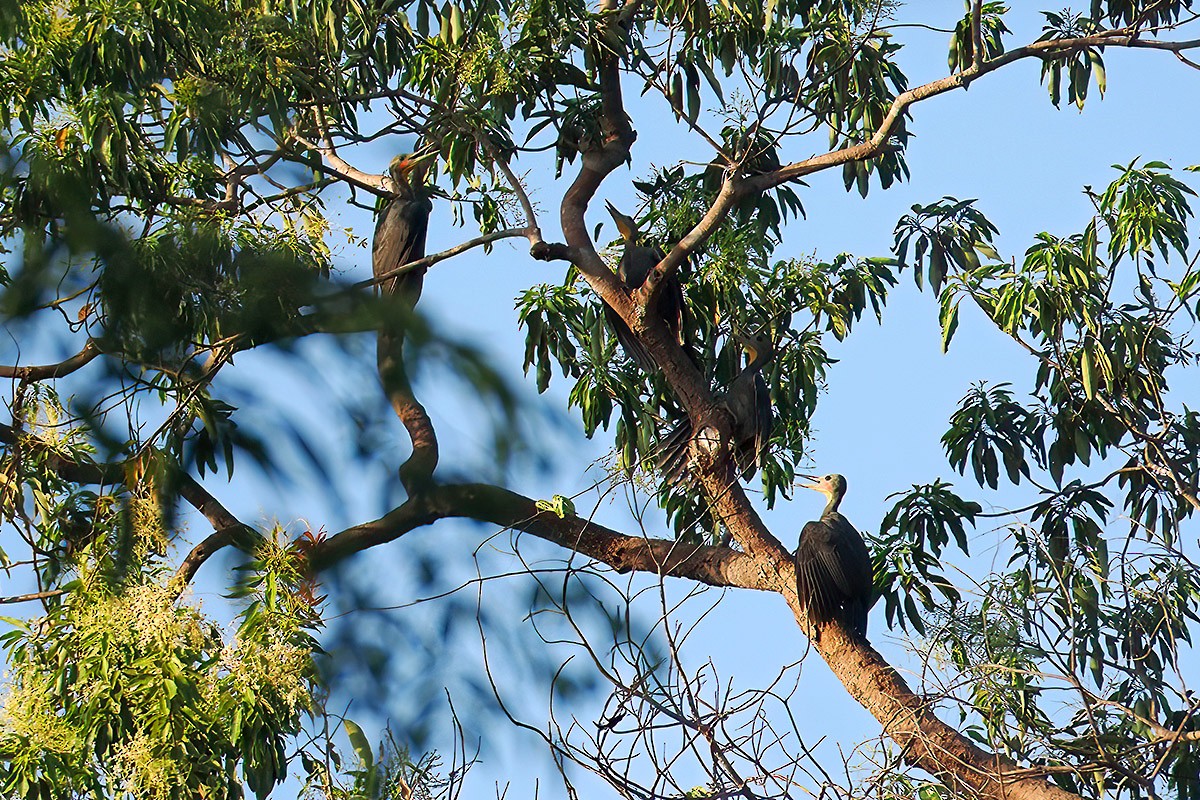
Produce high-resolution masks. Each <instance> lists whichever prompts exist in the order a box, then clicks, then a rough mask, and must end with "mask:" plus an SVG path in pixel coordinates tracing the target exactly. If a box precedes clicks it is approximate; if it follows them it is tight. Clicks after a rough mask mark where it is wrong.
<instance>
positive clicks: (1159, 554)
mask: <svg viewBox="0 0 1200 800" xmlns="http://www.w3.org/2000/svg"><path fill="white" fill-rule="evenodd" d="M1069 488H1070V489H1071V491H1072V493H1073V494H1075V495H1079V496H1080V497H1079V500H1078V501H1077V502H1076V503H1075V504H1074V506H1075V508H1076V509H1077V508H1078V507H1079V506H1081V505H1089V504H1090V505H1091V507H1092V509H1093V511H1094V512H1095V513H1096V514H1097V515H1098V516H1099V518H1100V519H1101V520H1102V519H1103V517H1104V509H1105V507H1106V504H1107V501H1106V500H1104V498H1103V497H1102V496H1100V495H1098V494H1096V493H1095V492H1093V491H1092V490H1089V489H1087V488H1086V487H1078V486H1075V487H1069ZM1054 502H1055V503H1057V504H1058V506H1059V508H1058V510H1054V509H1051V510H1049V511H1048V512H1047V513H1048V514H1050V515H1054V514H1057V513H1059V512H1060V511H1063V510H1065V509H1066V508H1067V506H1068V504H1067V503H1064V502H1062V501H1054ZM1075 516H1076V520H1078V519H1079V517H1078V515H1077V514H1076V515H1075ZM1089 524H1090V523H1089ZM1076 531H1077V533H1078V532H1079V528H1078V527H1077V528H1076ZM1012 533H1013V534H1014V541H1015V543H1016V546H1017V547H1016V551H1015V552H1014V554H1013V557H1012V560H1011V564H1012V566H1013V571H1012V572H1010V573H1008V574H1003V575H998V576H994V577H993V578H992V579H990V580H989V581H988V583H987V584H986V585H985V586H984V587H983V593H984V595H983V596H984V599H983V600H982V602H981V603H979V604H978V605H974V604H973V605H971V606H969V607H960V608H959V609H957V611H956V612H955V614H953V615H946V616H943V617H941V618H940V626H939V630H938V632H937V642H938V644H937V647H938V648H940V649H941V650H943V651H944V652H945V653H946V654H947V655H949V657H950V659H951V662H952V663H953V664H954V665H955V667H956V668H957V669H959V670H961V671H962V672H963V673H966V674H968V675H970V677H971V681H970V683H969V684H968V685H969V686H970V689H969V691H968V692H966V694H967V697H966V698H965V699H966V700H967V702H966V703H965V704H964V705H963V706H962V707H961V709H960V712H961V719H962V720H963V721H964V722H967V723H968V725H967V727H966V730H967V732H968V735H971V736H973V738H975V739H976V740H977V741H979V742H980V743H981V744H984V745H986V746H989V747H996V746H997V745H999V746H1001V747H1002V749H1004V750H1005V751H1006V752H1007V753H1009V754H1010V755H1012V756H1013V757H1016V758H1026V759H1028V758H1036V759H1039V760H1041V761H1042V762H1044V763H1046V764H1047V765H1049V766H1059V765H1061V766H1068V765H1073V764H1078V763H1084V764H1109V763H1112V761H1113V759H1114V758H1119V759H1121V763H1122V765H1123V766H1124V769H1123V770H1121V771H1118V772H1115V773H1114V772H1107V771H1105V770H1092V771H1085V772H1075V771H1060V772H1056V773H1055V774H1054V780H1055V781H1056V782H1057V783H1058V784H1059V785H1060V786H1062V787H1063V788H1064V789H1067V790H1068V791H1072V792H1078V793H1085V794H1096V793H1100V792H1102V791H1104V790H1109V791H1125V792H1129V793H1130V794H1131V795H1133V796H1139V795H1141V794H1142V793H1143V792H1145V791H1146V784H1145V783H1144V781H1145V780H1146V779H1147V778H1148V777H1149V776H1162V777H1163V778H1165V779H1166V781H1167V783H1168V785H1169V786H1170V787H1171V789H1172V790H1173V791H1175V792H1177V793H1178V794H1179V796H1182V797H1194V796H1195V793H1196V792H1197V790H1200V778H1198V776H1200V773H1197V772H1196V770H1195V764H1196V757H1197V752H1196V747H1195V745H1194V743H1187V742H1186V741H1180V742H1179V743H1178V744H1176V746H1174V747H1171V748H1167V749H1160V748H1159V747H1157V746H1147V743H1162V744H1165V743H1166V742H1167V741H1168V740H1171V739H1173V737H1174V736H1175V734H1174V733H1173V732H1174V731H1176V730H1177V731H1180V732H1181V733H1182V734H1183V739H1184V740H1186V738H1187V737H1188V736H1189V735H1190V733H1191V732H1193V731H1195V730H1198V729H1200V727H1198V726H1197V725H1196V722H1195V720H1194V719H1190V718H1189V714H1191V713H1193V712H1192V710H1191V709H1192V708H1193V706H1192V703H1193V701H1192V699H1191V698H1190V697H1188V696H1187V695H1186V693H1180V692H1178V690H1177V688H1175V687H1172V686H1171V685H1170V684H1169V683H1168V682H1164V681H1163V679H1162V677H1163V675H1164V673H1165V672H1166V671H1168V670H1170V669H1172V668H1173V664H1174V663H1175V660H1176V659H1177V658H1178V657H1179V654H1180V649H1181V647H1185V646H1186V645H1188V644H1190V642H1191V637H1190V635H1189V633H1188V629H1189V626H1191V625H1194V623H1195V622H1196V621H1197V613H1196V601H1197V598H1198V597H1200V582H1198V581H1197V577H1196V575H1195V571H1194V570H1192V569H1190V568H1189V567H1188V565H1187V564H1186V563H1184V562H1182V561H1181V560H1179V559H1178V558H1175V557H1173V556H1172V555H1171V554H1170V553H1169V551H1167V550H1165V549H1162V548H1159V547H1155V546H1144V547H1141V546H1135V547H1133V548H1127V549H1126V551H1125V552H1124V553H1123V554H1121V556H1120V561H1119V562H1117V563H1114V564H1113V565H1111V571H1110V564H1109V562H1108V557H1107V553H1106V552H1105V551H1104V548H1103V538H1093V537H1092V536H1091V535H1090V534H1089V535H1088V536H1087V537H1085V538H1087V539H1089V540H1092V541H1094V542H1095V543H1096V544H1097V546H1096V547H1094V548H1091V549H1090V550H1089V549H1084V548H1080V549H1079V550H1077V551H1075V553H1076V554H1075V555H1074V556H1072V557H1067V558H1057V557H1055V553H1054V544H1053V540H1051V542H1050V544H1049V547H1048V546H1047V542H1046V540H1045V539H1044V538H1043V536H1044V529H1043V531H1040V532H1039V531H1037V530H1036V529H1034V528H1029V527H1024V526H1018V527H1014V528H1013V529H1012ZM1055 672H1058V673H1060V674H1063V675H1065V676H1067V680H1068V682H1069V683H1070V684H1071V685H1070V686H1069V687H1068V688H1066V689H1065V690H1064V688H1063V684H1062V683H1061V682H1060V681H1056V680H1054V679H1052V678H1050V677H1048V676H1049V675H1052V674H1053V673H1055ZM1081 695H1082V697H1080V696H1081ZM1064 700H1065V701H1067V702H1069V703H1070V705H1071V707H1073V708H1075V709H1076V712H1075V714H1074V716H1072V717H1071V718H1070V719H1068V720H1066V721H1065V722H1064V720H1063V719H1062V718H1061V717H1060V716H1059V715H1058V714H1057V713H1054V712H1052V710H1051V709H1052V708H1053V707H1055V706H1057V705H1058V704H1059V703H1060V702H1062V701H1064ZM972 720H974V721H972ZM1168 726H1169V727H1168ZM1130 776H1141V777H1139V778H1136V779H1131V778H1130Z"/></svg>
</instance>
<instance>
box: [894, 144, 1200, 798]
mask: <svg viewBox="0 0 1200 800" xmlns="http://www.w3.org/2000/svg"><path fill="white" fill-rule="evenodd" d="M1114 168H1115V169H1117V170H1118V173H1119V174H1118V177H1117V178H1116V179H1115V180H1114V181H1113V182H1112V183H1111V184H1110V185H1109V186H1108V187H1107V188H1106V189H1105V191H1104V192H1103V193H1101V194H1095V193H1092V192H1091V190H1090V189H1088V190H1087V192H1086V196H1087V197H1088V199H1089V200H1090V201H1091V202H1092V204H1093V205H1094V208H1095V216H1094V218H1093V219H1092V220H1091V221H1090V222H1089V223H1088V224H1087V225H1086V226H1085V228H1084V230H1083V231H1082V232H1080V233H1076V234H1071V235H1068V236H1055V235H1052V234H1050V233H1045V232H1043V233H1040V234H1038V235H1037V236H1036V237H1035V241H1034V243H1033V244H1032V245H1031V246H1030V247H1029V248H1028V249H1027V250H1026V251H1025V254H1024V258H1023V259H1022V260H1021V261H1020V262H1019V263H1017V262H1013V263H1005V262H1004V261H1002V260H1001V259H1000V256H999V254H998V253H997V252H996V250H995V249H994V246H993V237H994V235H995V234H996V229H995V227H994V226H993V225H992V224H991V223H990V222H989V221H987V219H986V217H984V216H983V214H982V213H981V212H980V211H979V210H978V209H976V208H975V207H974V204H973V202H971V201H955V200H953V199H951V198H947V199H946V200H944V201H943V202H942V203H938V204H933V205H931V206H926V207H922V206H916V207H914V209H913V212H914V213H913V214H912V215H909V216H906V217H905V218H904V219H902V220H901V221H900V223H899V225H898V226H897V229H896V244H895V247H896V253H897V255H898V256H899V258H900V261H901V262H902V263H903V264H905V266H908V265H909V262H908V260H907V259H908V254H909V252H910V251H912V252H915V254H916V259H915V261H914V262H913V263H912V264H911V266H913V267H914V276H915V277H916V279H917V280H918V281H920V280H921V274H920V271H921V268H922V267H925V268H926V270H925V276H926V277H927V278H928V285H929V286H930V288H932V289H933V290H934V291H935V292H936V293H937V294H938V299H939V304H940V309H941V317H942V325H943V339H944V342H945V343H947V344H948V343H949V341H950V337H951V335H952V334H953V331H954V327H955V326H956V325H957V311H958V304H959V302H960V301H961V300H962V299H963V298H968V299H970V300H971V301H972V302H973V303H974V304H975V305H976V306H977V307H978V308H980V309H981V310H982V311H983V313H984V314H985V315H986V316H987V317H988V318H989V319H990V320H991V321H992V322H993V323H994V324H995V326H996V328H997V330H998V331H999V332H1001V333H1003V334H1005V335H1007V336H1009V337H1011V338H1012V339H1014V340H1015V341H1016V342H1018V343H1019V344H1020V345H1021V346H1022V347H1023V348H1024V349H1025V350H1026V351H1027V352H1028V353H1029V354H1030V355H1031V357H1032V359H1033V363H1034V366H1035V369H1034V371H1033V375H1032V381H1031V385H1032V393H1031V400H1030V401H1026V402H1022V401H1021V400H1020V399H1019V398H1018V397H1017V396H1016V395H1015V394H1014V392H1013V391H1012V389H1011V386H1010V385H1009V384H998V385H991V386H989V385H987V384H979V385H976V386H974V387H972V388H971V390H970V391H969V392H968V393H967V395H966V396H965V397H964V398H963V400H962V402H961V404H960V406H959V408H958V409H957V410H956V411H955V413H954V415H953V416H952V417H951V419H950V426H949V429H948V430H947V432H946V434H945V435H944V436H943V438H942V444H943V446H944V447H945V450H946V454H947V457H948V459H949V462H950V464H951V466H952V467H954V468H955V469H957V470H958V471H959V472H960V473H966V472H967V470H968V468H969V469H970V472H971V473H972V474H973V476H974V478H975V480H976V482H977V483H978V484H979V486H980V487H987V488H990V489H996V488H997V487H998V486H999V485H1000V482H1001V478H1002V476H1003V477H1006V478H1007V480H1008V482H1009V483H1011V484H1014V485H1015V484H1019V483H1021V482H1022V480H1023V479H1025V480H1027V481H1029V482H1030V483H1032V484H1034V485H1036V486H1038V487H1039V489H1040V496H1039V498H1038V499H1037V501H1036V502H1034V503H1033V504H1031V505H1030V506H1029V507H1027V508H1026V509H1025V511H1026V512H1027V513H1028V524H1022V525H1016V526H1013V527H1012V528H1011V533H1012V536H1013V541H1014V542H1015V550H1014V552H1013V554H1012V559H1011V562H1010V566H1011V571H1010V572H1008V573H1006V574H1002V575H998V576H995V577H994V578H993V579H991V580H990V581H989V582H988V583H987V584H986V585H985V586H984V587H983V599H982V601H981V602H979V603H972V604H961V603H960V602H959V598H957V597H949V596H947V597H946V599H947V601H948V602H945V603H943V602H940V601H939V602H937V603H927V604H925V610H926V611H927V612H930V613H931V617H930V618H929V619H927V620H926V624H927V625H928V623H929V622H930V621H931V620H932V621H936V622H938V626H939V628H938V631H937V633H936V637H935V640H936V641H937V642H938V645H937V646H938V647H939V648H941V650H942V651H943V652H944V653H946V654H947V655H948V656H949V658H950V660H951V663H953V664H954V665H955V666H956V667H957V668H958V669H960V670H962V671H963V672H964V673H967V674H969V675H970V681H969V682H967V684H966V685H968V686H970V690H969V691H968V692H966V693H965V695H966V696H964V697H962V698H961V699H962V701H963V705H962V706H961V714H962V720H963V723H964V725H965V729H966V731H967V732H968V734H969V735H972V736H973V737H974V738H976V739H977V740H978V741H979V742H980V743H982V744H985V745H987V746H989V747H995V746H997V745H999V746H1000V747H1001V748H1002V749H1003V750H1005V751H1007V752H1008V753H1009V754H1011V755H1012V756H1013V757H1015V758H1018V759H1037V760H1039V761H1043V762H1045V763H1048V764H1052V765H1054V764H1062V765H1067V764H1080V763H1100V764H1105V763H1111V761H1112V759H1114V758H1120V759H1123V760H1126V759H1129V760H1128V761H1123V763H1126V764H1127V765H1132V764H1133V763H1134V762H1136V763H1137V764H1138V766H1128V771H1129V774H1138V775H1147V774H1154V775H1157V776H1161V777H1162V778H1163V779H1165V781H1166V783H1167V785H1168V786H1170V787H1171V789H1172V790H1173V791H1176V792H1178V793H1180V794H1181V795H1184V796H1194V795H1195V794H1196V793H1197V792H1198V791H1200V783H1198V781H1197V779H1196V774H1197V773H1196V772H1195V770H1194V765H1195V763H1196V753H1195V752H1194V749H1195V748H1193V747H1192V746H1191V745H1185V746H1178V747H1173V748H1170V749H1166V750H1160V749H1156V748H1153V747H1147V746H1146V743H1147V741H1162V737H1163V736H1169V735H1170V734H1166V733H1164V730H1165V729H1164V728H1163V727H1162V721H1163V720H1167V719H1170V720H1173V721H1174V722H1173V723H1172V724H1173V725H1176V726H1182V727H1181V728H1180V730H1186V731H1190V730H1193V729H1194V725H1193V723H1191V722H1188V717H1187V714H1188V713H1189V708H1190V705H1189V703H1190V702H1191V701H1190V700H1189V698H1187V697H1186V696H1183V695H1181V694H1178V693H1177V692H1176V690H1175V689H1173V688H1171V687H1170V685H1169V684H1168V683H1166V682H1164V681H1163V680H1162V679H1161V676H1162V673H1163V671H1164V670H1167V669H1170V668H1172V667H1171V665H1172V664H1174V663H1176V659H1177V658H1178V657H1179V654H1180V650H1181V648H1183V647H1185V646H1187V644H1188V643H1190V641H1191V639H1190V634H1189V626H1193V625H1194V623H1195V622H1197V621H1200V591H1198V586H1197V580H1196V576H1195V575H1194V570H1190V569H1189V567H1188V565H1187V563H1186V561H1184V560H1182V559H1178V558H1172V557H1171V556H1170V555H1169V553H1171V552H1173V551H1172V548H1174V547H1175V546H1176V542H1177V541H1178V538H1179V536H1180V535H1181V532H1182V531H1181V528H1180V525H1181V522H1182V521H1183V520H1184V519H1187V518H1188V517H1191V516H1193V515H1194V514H1195V513H1196V510H1197V509H1196V507H1195V505H1194V502H1192V501H1190V500H1189V499H1188V498H1189V496H1190V497H1192V498H1194V497H1195V496H1196V480H1197V477H1196V476H1197V474H1198V471H1197V466H1196V465H1197V464H1198V463H1200V428H1198V424H1200V419H1198V416H1197V414H1196V413H1195V412H1193V411H1192V410H1191V409H1190V408H1189V407H1188V406H1186V405H1183V406H1178V405H1177V401H1176V402H1174V403H1173V402H1172V401H1173V400H1174V398H1173V397H1172V395H1171V393H1170V388H1169V383H1168V372H1169V371H1170V370H1171V369H1173V368H1178V367H1181V366H1186V365H1193V364H1195V363H1196V360H1197V353H1196V352H1195V351H1194V345H1193V343H1192V341H1191V339H1190V337H1189V335H1188V332H1189V330H1190V328H1191V326H1192V324H1193V323H1194V320H1195V319H1196V314H1197V311H1198V309H1197V301H1198V299H1200V292H1198V290H1197V286H1198V285H1200V279H1197V278H1196V277H1195V274H1196V264H1195V258H1194V256H1192V255H1191V254H1190V253H1189V250H1188V248H1189V245H1190V242H1189V237H1188V233H1187V230H1188V225H1189V223H1190V222H1191V221H1192V219H1193V216H1194V215H1193V210H1192V204H1191V198H1193V197H1194V196H1195V193H1194V191H1193V190H1192V189H1191V188H1190V187H1189V186H1188V185H1187V184H1186V183H1184V182H1183V181H1181V180H1180V179H1179V178H1177V177H1176V176H1174V175H1173V174H1172V173H1171V171H1170V169H1169V167H1168V166H1167V165H1166V164H1163V163H1161V162H1148V163H1146V164H1138V163H1137V162H1134V163H1131V164H1128V165H1124V166H1122V165H1116V166H1115V167H1114ZM935 254H937V255H935ZM1173 406H1176V407H1173ZM1094 460H1095V461H1099V462H1101V463H1102V464H1104V465H1106V466H1108V467H1109V468H1110V471H1109V472H1108V474H1107V476H1105V475H1104V474H1103V473H1100V477H1099V478H1098V480H1095V481H1094V482H1092V483H1087V482H1085V480H1084V479H1082V478H1080V477H1073V476H1072V473H1073V472H1075V471H1077V470H1078V469H1080V468H1087V467H1089V466H1092V465H1094ZM1097 466H1098V465H1097ZM1002 467H1003V468H1002ZM1092 475H1095V471H1093V473H1092ZM1043 476H1048V477H1049V479H1050V480H1049V481H1046V480H1045V478H1044V477H1043ZM1046 484H1049V485H1046ZM1112 484H1116V486H1119V487H1121V488H1123V489H1124V496H1123V497H1122V498H1121V499H1120V500H1119V501H1118V499H1117V498H1116V497H1114V493H1113V492H1112V491H1111V489H1112V488H1115V487H1114V486H1113V485H1112ZM919 499H924V498H923V493H919V492H917V491H914V493H912V494H910V495H909V496H907V497H905V498H904V499H903V500H902V501H901V503H898V504H897V506H896V507H895V508H894V509H893V510H892V511H891V512H890V513H889V515H888V517H887V519H886V520H885V524H884V528H883V530H882V532H881V535H883V537H884V539H885V548H884V550H883V551H882V552H881V555H882V554H886V555H888V556H889V557H890V559H891V561H893V562H894V561H897V560H902V557H903V556H904V554H905V552H906V551H905V544H906V543H907V542H909V541H914V542H916V543H917V545H916V546H917V547H918V548H920V546H921V544H922V543H928V544H929V545H930V546H929V547H928V550H929V552H930V553H932V554H937V553H940V551H941V547H942V545H944V544H945V541H946V539H945V535H946V534H945V532H946V531H947V530H951V531H953V532H954V534H955V536H956V538H959V540H960V546H962V547H963V548H964V549H965V544H966V543H965V540H962V538H961V533H962V531H963V523H964V522H967V521H973V520H974V519H975V517H976V516H977V515H978V513H979V507H978V506H976V505H974V504H962V506H961V507H959V508H955V507H954V504H953V503H950V504H946V503H943V504H941V507H942V509H943V512H944V514H943V515H941V516H942V518H939V515H938V514H931V513H930V512H928V511H927V510H925V509H924V507H923V506H922V504H921V503H920V502H918V500H919ZM960 502H961V501H960ZM1118 506H1119V512H1118V510H1117V509H1118ZM914 509H916V510H918V511H922V512H923V513H921V514H917V513H915V512H914ZM1117 513H1120V515H1121V516H1123V517H1125V518H1128V519H1130V520H1132V526H1131V528H1130V530H1129V532H1128V533H1126V534H1124V535H1122V534H1120V533H1117V532H1115V531H1113V530H1112V526H1111V523H1112V522H1113V521H1114V518H1115V517H1116V516H1117ZM922 526H928V527H931V528H932V529H933V530H938V531H941V532H942V533H941V534H940V535H941V539H940V541H939V540H937V539H935V538H934V537H933V536H930V535H926V536H924V537H923V536H922V535H921V533H920V528H922ZM893 528H894V531H900V532H902V533H903V535H902V536H898V535H896V534H895V533H894V532H893V533H892V535H891V538H888V535H889V530H891V529H893ZM1116 537H1121V538H1123V539H1124V542H1123V543H1122V544H1121V545H1120V547H1121V550H1120V553H1119V555H1117V554H1116V553H1117V551H1116V549H1115V547H1114V544H1113V540H1114V538H1116ZM1139 540H1140V541H1139ZM896 553H899V554H900V555H896ZM926 557H927V556H926ZM887 560H888V559H884V561H885V562H886V561H887ZM931 561H932V563H933V564H936V560H933V559H931ZM908 569H909V572H910V573H915V572H917V570H916V569H915V568H914V567H912V566H910V567H908ZM1118 570H1119V572H1118ZM879 573H880V574H881V575H883V576H884V577H885V578H886V579H888V580H890V582H891V583H892V584H893V585H896V586H899V587H901V588H904V587H905V583H904V580H905V578H906V573H905V572H904V571H903V570H901V569H899V568H897V567H892V566H889V565H888V564H887V563H881V564H880V565H879ZM933 575H934V573H932V572H930V573H929V575H928V576H926V577H924V578H922V580H924V581H925V582H926V584H927V586H925V587H924V593H925V595H929V596H931V597H932V595H931V593H930V589H931V588H936V587H938V586H939V583H938V580H937V579H936V578H934V577H933ZM885 582H887V581H885ZM885 596H886V597H887V602H888V618H889V620H891V619H892V618H893V615H894V614H895V613H896V612H897V611H898V610H899V608H900V605H899V600H898V597H896V596H894V595H886V593H885ZM918 599H922V598H920V596H918ZM908 603H909V606H910V607H909V608H908V618H909V621H911V619H912V615H913V612H914V609H915V608H916V603H915V602H911V598H910V599H909V600H908ZM901 621H902V623H903V617H901ZM918 630H920V628H919V627H918ZM1064 642H1065V643H1068V646H1067V647H1066V648H1065V649H1064V648H1062V647H1060V646H1059V645H1060V644H1061V643H1064ZM1055 673H1058V674H1062V675H1064V676H1066V680H1067V681H1068V682H1073V683H1074V685H1075V686H1077V687H1086V688H1080V689H1079V692H1080V693H1081V694H1082V698H1078V697H1077V698H1075V700H1074V705H1073V707H1074V708H1077V709H1078V714H1077V716H1075V717H1074V718H1072V719H1071V720H1069V721H1067V722H1066V723H1065V724H1064V720H1063V719H1062V718H1061V715H1060V714H1058V713H1057V712H1055V713H1052V712H1051V711H1050V710H1049V706H1048V705H1047V702H1048V700H1049V696H1050V695H1051V694H1052V693H1054V692H1056V691H1058V685H1057V684H1056V683H1055V681H1054V680H1052V679H1049V678H1047V677H1046V676H1048V675H1052V674H1055ZM1155 726H1159V727H1155ZM1085 774H1086V776H1087V777H1086V778H1079V777H1077V776H1071V775H1070V774H1069V773H1056V775H1055V780H1056V781H1058V782H1059V783H1060V784H1061V785H1062V786H1063V787H1064V788H1066V789H1068V790H1070V791H1074V792H1103V791H1105V790H1106V786H1105V785H1102V784H1101V783H1096V782H1093V780H1092V778H1091V776H1092V775H1095V776H1096V778H1095V781H1100V782H1102V781H1104V780H1105V778H1104V774H1105V773H1104V771H1103V770H1097V771H1093V772H1089V773H1085ZM1109 775H1110V777H1109V780H1112V779H1113V778H1112V777H1111V773H1109ZM1118 780H1119V779H1118ZM1120 782H1121V785H1120V786H1119V787H1111V786H1110V787H1108V788H1119V789H1120V790H1122V791H1128V792H1130V793H1131V795H1132V796H1135V797H1138V796H1142V795H1143V793H1146V792H1148V791H1150V790H1149V789H1148V788H1147V786H1149V784H1147V783H1144V782H1143V783H1139V782H1137V781H1128V780H1124V781H1120Z"/></svg>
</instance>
